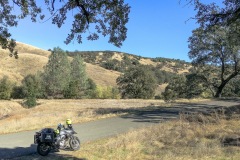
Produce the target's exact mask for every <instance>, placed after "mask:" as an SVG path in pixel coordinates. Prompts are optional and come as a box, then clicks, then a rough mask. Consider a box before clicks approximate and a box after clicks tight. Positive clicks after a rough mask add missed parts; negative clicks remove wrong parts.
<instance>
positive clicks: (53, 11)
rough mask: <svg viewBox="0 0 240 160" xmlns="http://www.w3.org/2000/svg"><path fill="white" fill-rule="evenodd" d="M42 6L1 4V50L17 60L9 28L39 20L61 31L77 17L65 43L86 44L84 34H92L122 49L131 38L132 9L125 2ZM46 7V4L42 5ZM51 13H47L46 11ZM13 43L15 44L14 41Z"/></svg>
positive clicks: (24, 1)
mask: <svg viewBox="0 0 240 160" xmlns="http://www.w3.org/2000/svg"><path fill="white" fill-rule="evenodd" d="M44 2H45V5H40V4H38V3H39V2H38V3H37V1H36V0H0V15H1V16H0V24H1V25H0V46H2V48H3V49H9V51H10V52H11V55H14V56H15V57H16V58H17V51H14V47H15V46H16V42H15V40H13V39H11V33H9V30H8V28H9V27H16V26H17V25H18V21H19V20H21V19H24V18H26V17H30V18H31V20H32V22H36V21H37V20H38V19H41V20H43V21H46V20H48V19H51V20H52V23H53V24H55V25H57V27H59V28H60V27H61V26H62V25H63V24H64V23H65V21H66V19H67V15H68V14H69V13H71V15H73V22H72V28H71V29H70V32H69V34H68V36H67V38H66V40H65V43H66V44H68V43H70V42H71V41H72V40H75V39H76V40H77V42H78V43H82V34H83V33H89V34H88V36H87V39H88V40H97V39H98V38H99V35H100V34H101V35H103V36H109V43H112V44H113V45H115V46H117V47H120V46H121V45H122V42H123V41H124V40H125V39H126V37H127V28H126V24H127V22H128V19H129V18H128V14H129V12H130V7H129V5H128V4H126V3H125V2H124V0H66V1H64V0H51V1H50V0H44ZM41 3H43V2H41ZM44 6H45V8H47V10H48V11H49V13H50V18H49V17H47V16H46V15H48V14H49V13H43V10H44V8H43V7H44ZM10 39H11V40H10Z"/></svg>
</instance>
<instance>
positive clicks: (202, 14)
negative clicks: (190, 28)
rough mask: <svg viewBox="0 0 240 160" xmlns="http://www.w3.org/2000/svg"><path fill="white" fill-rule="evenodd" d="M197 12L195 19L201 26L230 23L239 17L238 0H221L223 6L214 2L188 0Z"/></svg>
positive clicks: (239, 7) (239, 3) (239, 6)
mask: <svg viewBox="0 0 240 160" xmlns="http://www.w3.org/2000/svg"><path fill="white" fill-rule="evenodd" d="M189 2H190V3H193V4H194V6H195V10H196V11H197V14H196V15H195V19H197V21H198V23H199V24H200V25H201V26H202V27H203V26H205V27H206V26H209V25H222V26H223V25H230V24H231V23H234V22H236V21H238V20H239V19H240V0H223V6H222V7H220V6H219V5H217V4H216V3H210V4H204V3H202V2H201V0H189Z"/></svg>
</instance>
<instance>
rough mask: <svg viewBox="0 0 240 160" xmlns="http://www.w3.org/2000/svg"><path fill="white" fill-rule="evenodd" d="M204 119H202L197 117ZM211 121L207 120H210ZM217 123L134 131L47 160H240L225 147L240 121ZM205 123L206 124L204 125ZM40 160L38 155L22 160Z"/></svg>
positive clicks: (218, 119)
mask: <svg viewBox="0 0 240 160" xmlns="http://www.w3.org/2000/svg"><path fill="white" fill-rule="evenodd" d="M198 116H202V115H198ZM203 117H204V116H203ZM209 118H210V117H205V119H209ZM211 118H212V119H214V120H215V121H214V122H209V121H201V122H199V121H193V122H190V121H188V117H187V116H186V115H182V116H181V119H179V120H173V121H168V122H166V123H160V124H157V125H154V126H151V127H147V128H142V129H138V130H132V131H130V132H128V133H125V134H121V135H118V136H115V137H111V138H107V139H103V140H98V141H95V142H88V143H85V144H82V148H81V149H80V150H79V151H76V152H64V151H61V154H60V155H56V154H52V155H50V156H48V157H44V158H46V159H53V160H55V159H56V160H57V159H61V160H67V159H76V160H81V159H82V160H86V159H88V160H113V159H114V160H123V159H124V160H193V159H194V160H239V159H240V148H239V146H223V144H222V140H223V139H224V138H225V137H227V136H229V135H233V134H234V135H238V137H239V136H240V127H239V118H236V119H235V118H234V119H230V120H226V119H225V118H223V117H222V115H213V116H212V117H211ZM203 122H204V123H203ZM31 158H32V159H35V160H41V159H42V157H40V156H38V155H32V156H25V157H23V159H27V160H28V159H31Z"/></svg>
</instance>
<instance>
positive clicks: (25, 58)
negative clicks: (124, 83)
mask: <svg viewBox="0 0 240 160" xmlns="http://www.w3.org/2000/svg"><path fill="white" fill-rule="evenodd" d="M16 49H17V50H18V53H19V58H18V59H15V58H14V57H9V52H8V51H7V50H3V49H0V78H2V77H3V76H8V77H9V78H10V79H11V80H12V81H13V82H16V83H17V84H20V83H21V80H22V79H23V78H24V77H25V76H26V75H28V74H34V73H36V72H37V71H42V70H43V67H44V66H45V65H46V64H47V62H48V56H49V55H50V54H51V53H50V52H49V51H46V50H43V49H40V48H37V47H34V46H31V45H28V44H24V43H20V42H17V47H16ZM86 68H87V74H88V76H89V78H91V79H93V81H94V82H95V83H96V84H98V85H104V86H108V85H111V86H115V85H116V78H117V77H118V76H119V75H120V73H119V72H116V71H110V70H107V69H104V68H102V67H100V66H97V65H91V64H88V63H87V65H86Z"/></svg>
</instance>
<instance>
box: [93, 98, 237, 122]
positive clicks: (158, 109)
mask: <svg viewBox="0 0 240 160" xmlns="http://www.w3.org/2000/svg"><path fill="white" fill-rule="evenodd" d="M229 101H230V99H229ZM232 101H233V102H238V101H234V99H233V100H232ZM225 102H226V101H225ZM227 102H228V101H227ZM239 103H240V101H239ZM231 104H236V103H230V104H226V103H224V102H223V101H222V100H219V101H214V102H212V101H209V102H208V101H206V102H201V103H175V104H174V103H173V104H172V105H171V106H167V105H166V106H146V107H141V108H128V109H123V108H99V109H97V110H96V113H97V114H111V113H112V114H120V115H121V114H122V115H121V116H120V117H122V118H127V119H132V120H133V121H134V122H149V123H159V122H162V121H166V120H172V119H176V118H178V117H179V115H180V113H184V114H193V113H194V114H196V113H201V114H204V115H210V114H212V113H215V112H221V111H222V110H223V109H224V108H226V106H225V105H231ZM235 106H236V105H235ZM228 107H229V106H228ZM232 107H233V106H232Z"/></svg>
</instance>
